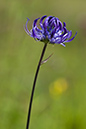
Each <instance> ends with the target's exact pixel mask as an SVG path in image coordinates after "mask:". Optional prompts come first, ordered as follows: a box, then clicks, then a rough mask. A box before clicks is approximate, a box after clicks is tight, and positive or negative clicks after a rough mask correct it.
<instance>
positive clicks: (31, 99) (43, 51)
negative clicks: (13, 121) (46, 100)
mask: <svg viewBox="0 0 86 129" xmlns="http://www.w3.org/2000/svg"><path fill="white" fill-rule="evenodd" d="M46 47H47V43H45V44H44V47H43V50H42V53H41V57H40V60H39V63H38V66H37V70H36V74H35V78H34V82H33V87H32V93H31V98H30V104H29V110H28V117H27V125H26V129H29V124H30V114H31V107H32V101H33V96H34V91H35V85H36V81H37V77H38V72H39V69H40V66H41V62H42V59H43V56H44V53H45V50H46Z"/></svg>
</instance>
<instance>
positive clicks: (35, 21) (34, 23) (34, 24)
mask: <svg viewBox="0 0 86 129" xmlns="http://www.w3.org/2000/svg"><path fill="white" fill-rule="evenodd" d="M38 19H40V18H37V19H35V20H34V22H33V27H35V26H36V23H37V21H38Z"/></svg>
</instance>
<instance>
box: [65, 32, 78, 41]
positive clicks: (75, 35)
mask: <svg viewBox="0 0 86 129" xmlns="http://www.w3.org/2000/svg"><path fill="white" fill-rule="evenodd" d="M76 35H77V32H76V33H75V35H74V37H73V38H71V39H69V40H66V41H65V42H70V41H72V40H73V39H74V38H75V36H76Z"/></svg>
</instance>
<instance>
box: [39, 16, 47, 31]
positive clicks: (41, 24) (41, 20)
mask: <svg viewBox="0 0 86 129" xmlns="http://www.w3.org/2000/svg"><path fill="white" fill-rule="evenodd" d="M45 17H47V16H46V15H44V16H43V17H42V18H41V19H40V26H41V28H42V29H43V23H42V22H43V20H44V18H45Z"/></svg>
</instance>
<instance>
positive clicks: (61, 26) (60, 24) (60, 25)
mask: <svg viewBox="0 0 86 129" xmlns="http://www.w3.org/2000/svg"><path fill="white" fill-rule="evenodd" d="M59 27H60V30H62V28H63V25H62V23H61V21H59Z"/></svg>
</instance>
